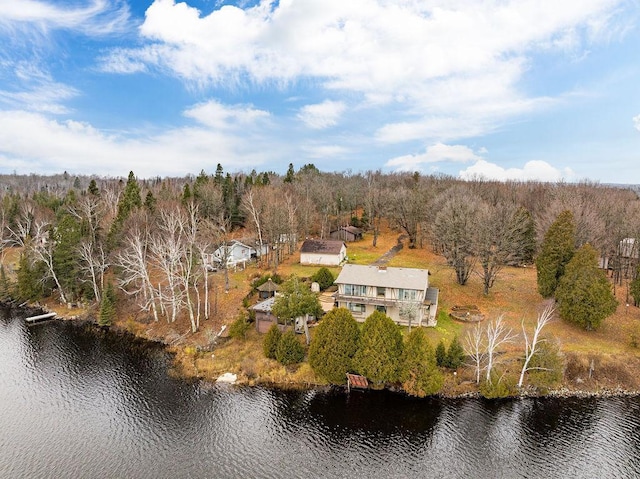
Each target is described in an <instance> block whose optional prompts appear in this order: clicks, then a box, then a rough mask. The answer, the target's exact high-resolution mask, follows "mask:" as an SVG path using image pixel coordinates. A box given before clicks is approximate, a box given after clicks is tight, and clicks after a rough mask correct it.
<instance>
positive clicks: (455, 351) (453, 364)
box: [446, 336, 464, 369]
mask: <svg viewBox="0 0 640 479" xmlns="http://www.w3.org/2000/svg"><path fill="white" fill-rule="evenodd" d="M463 363H464V349H463V348H462V344H460V341H459V340H458V336H454V338H453V340H452V341H451V344H450V345H449V349H448V350H447V359H446V366H447V367H448V368H449V369H458V368H459V367H460V366H462V364H463Z"/></svg>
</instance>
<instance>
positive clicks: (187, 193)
mask: <svg viewBox="0 0 640 479" xmlns="http://www.w3.org/2000/svg"><path fill="white" fill-rule="evenodd" d="M192 198H193V195H192V194H191V188H190V187H189V183H185V185H184V188H183V190H182V204H185V205H186V204H187V203H189V201H191V199H192Z"/></svg>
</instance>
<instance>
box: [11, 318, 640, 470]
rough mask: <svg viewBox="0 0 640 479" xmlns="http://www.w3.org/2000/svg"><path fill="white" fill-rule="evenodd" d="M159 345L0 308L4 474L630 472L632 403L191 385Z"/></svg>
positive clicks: (635, 452) (636, 436)
mask: <svg viewBox="0 0 640 479" xmlns="http://www.w3.org/2000/svg"><path fill="white" fill-rule="evenodd" d="M168 364H169V363H168V358H167V357H166V356H165V355H164V353H163V352H162V350H160V349H153V348H151V349H150V348H148V347H141V346H137V345H136V344H131V343H128V342H127V341H126V340H125V339H124V338H121V337H114V336H108V335H106V336H105V335H99V334H98V335H97V334H95V333H94V332H92V331H87V330H84V329H82V328H78V327H76V326H73V325H70V324H67V323H61V322H56V321H53V322H49V323H46V324H40V325H35V326H26V325H25V324H24V322H23V321H22V320H20V319H17V318H13V319H10V318H6V317H4V316H2V313H1V312H0V477H1V478H20V477H24V478H40V477H42V478H45V477H47V478H48V477H51V478H103V477H104V478H125V477H126V478H128V477H132V478H177V477H203V478H205V477H210V478H227V477H229V478H254V477H256V478H262V477H265V478H270V477H273V478H276V477H278V478H289V477H298V478H305V479H309V478H314V479H315V478H325V477H335V478H357V477H362V478H379V479H382V478H388V477H436V478H438V477H460V478H467V477H487V478H494V477H505V478H511V477H523V478H534V477H545V478H556V477H593V478H601V477H611V478H618V477H640V399H637V398H618V399H587V400H584V399H583V400H573V399H572V400H552V399H548V400H533V399H532V400H518V401H504V402H488V401H480V400H455V401H452V400H448V401H442V400H414V399H407V398H405V397H403V396H399V395H394V394H388V393H362V392H360V393H352V394H350V395H346V394H342V393H338V392H335V393H319V392H281V391H274V390H270V389H262V388H246V389H235V388H232V387H219V386H206V385H203V384H189V383H185V382H182V381H178V380H175V379H172V378H170V377H168V376H167V374H166V370H167V366H168Z"/></svg>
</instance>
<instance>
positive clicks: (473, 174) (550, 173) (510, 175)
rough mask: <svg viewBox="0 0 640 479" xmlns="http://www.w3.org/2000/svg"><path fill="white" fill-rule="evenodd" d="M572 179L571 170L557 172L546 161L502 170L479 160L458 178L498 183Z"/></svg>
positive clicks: (556, 169)
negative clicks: (495, 181)
mask: <svg viewBox="0 0 640 479" xmlns="http://www.w3.org/2000/svg"><path fill="white" fill-rule="evenodd" d="M573 177H574V173H573V171H572V170H571V169H569V168H565V169H564V170H559V169H558V168H555V167H553V166H552V165H550V164H549V163H547V162H546V161H540V160H534V161H528V162H527V163H525V165H524V166H523V167H522V168H503V167H502V166H499V165H496V164H495V163H489V162H488V161H486V160H479V161H477V162H476V163H475V164H474V165H472V166H470V167H468V168H466V169H464V170H462V171H460V178H462V179H464V180H473V179H477V178H482V179H487V180H498V181H550V182H556V181H561V180H570V179H572V178H573Z"/></svg>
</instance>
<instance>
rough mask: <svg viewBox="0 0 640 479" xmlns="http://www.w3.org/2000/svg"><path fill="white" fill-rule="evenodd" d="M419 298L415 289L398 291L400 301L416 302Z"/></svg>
mask: <svg viewBox="0 0 640 479" xmlns="http://www.w3.org/2000/svg"><path fill="white" fill-rule="evenodd" d="M417 298H418V292H417V291H416V290H415V289H400V290H399V291H398V299H400V300H401V301H415V300H416V299H417Z"/></svg>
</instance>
